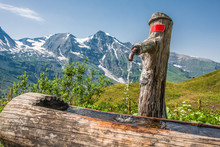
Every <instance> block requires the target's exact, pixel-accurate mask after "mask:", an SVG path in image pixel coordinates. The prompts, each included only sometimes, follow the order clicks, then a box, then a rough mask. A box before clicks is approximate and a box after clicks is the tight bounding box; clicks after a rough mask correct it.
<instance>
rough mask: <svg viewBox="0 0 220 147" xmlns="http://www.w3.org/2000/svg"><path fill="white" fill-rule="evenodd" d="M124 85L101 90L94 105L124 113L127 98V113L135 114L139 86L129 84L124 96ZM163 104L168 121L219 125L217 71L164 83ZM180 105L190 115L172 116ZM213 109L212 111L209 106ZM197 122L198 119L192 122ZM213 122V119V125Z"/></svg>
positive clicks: (219, 103) (219, 93) (219, 83)
mask: <svg viewBox="0 0 220 147" xmlns="http://www.w3.org/2000/svg"><path fill="white" fill-rule="evenodd" d="M125 88H126V84H115V85H112V86H109V87H106V88H105V93H103V94H102V95H101V97H100V98H99V99H98V101H97V102H96V103H95V105H97V106H100V107H101V108H100V107H99V109H103V110H108V111H114V112H118V113H128V111H126V110H125V109H126V108H127V107H128V100H125V98H126V96H127V95H128V97H129V100H130V101H131V107H132V108H131V114H137V111H138V108H137V107H138V97H139V83H131V84H130V85H129V91H128V93H127V95H126V94H125ZM165 100H166V105H167V106H168V109H169V112H170V117H169V118H171V119H178V120H188V121H194V122H205V120H207V122H206V123H212V124H218V125H220V124H219V122H215V121H216V120H218V121H220V120H219V119H220V115H219V114H220V70H217V71H214V72H211V73H208V74H206V75H203V76H200V77H198V78H194V79H191V80H188V81H185V82H182V83H171V82H167V83H166V92H165ZM198 100H201V110H198ZM182 102H187V104H188V105H190V109H191V112H190V113H188V114H184V115H182V114H181V113H180V112H179V115H178V116H175V115H176V111H175V109H176V108H177V107H179V108H180V107H182V105H183V104H182ZM213 105H214V106H215V108H214V109H212V106H213ZM193 119H198V120H193ZM213 119H214V120H215V121H214V122H213Z"/></svg>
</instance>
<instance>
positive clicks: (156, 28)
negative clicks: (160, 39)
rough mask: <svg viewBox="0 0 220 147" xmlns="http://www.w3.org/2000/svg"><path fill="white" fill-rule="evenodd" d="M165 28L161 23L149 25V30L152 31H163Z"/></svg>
mask: <svg viewBox="0 0 220 147" xmlns="http://www.w3.org/2000/svg"><path fill="white" fill-rule="evenodd" d="M164 30H165V25H163V24H155V25H153V26H152V27H151V29H150V32H154V31H162V32H163V31H164Z"/></svg>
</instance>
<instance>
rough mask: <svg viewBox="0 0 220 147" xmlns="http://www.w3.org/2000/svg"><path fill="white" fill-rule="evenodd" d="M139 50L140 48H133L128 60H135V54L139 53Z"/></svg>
mask: <svg viewBox="0 0 220 147" xmlns="http://www.w3.org/2000/svg"><path fill="white" fill-rule="evenodd" d="M137 50H138V49H137V48H136V47H135V48H133V49H132V50H131V53H130V55H129V57H128V61H133V58H134V55H136V54H137Z"/></svg>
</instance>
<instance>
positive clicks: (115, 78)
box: [98, 65, 125, 83]
mask: <svg viewBox="0 0 220 147" xmlns="http://www.w3.org/2000/svg"><path fill="white" fill-rule="evenodd" d="M98 67H99V68H100V69H102V70H103V71H104V72H105V76H107V77H109V78H110V79H113V80H115V81H117V82H119V83H125V80H124V79H123V78H122V77H120V78H118V77H116V76H115V75H114V74H113V73H112V72H110V71H109V70H108V69H106V68H104V67H103V66H102V65H99V66H98Z"/></svg>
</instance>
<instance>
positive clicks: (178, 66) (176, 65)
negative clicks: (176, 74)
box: [173, 64, 182, 68]
mask: <svg viewBox="0 0 220 147" xmlns="http://www.w3.org/2000/svg"><path fill="white" fill-rule="evenodd" d="M173 66H175V67H177V68H182V66H181V65H178V64H173Z"/></svg>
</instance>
